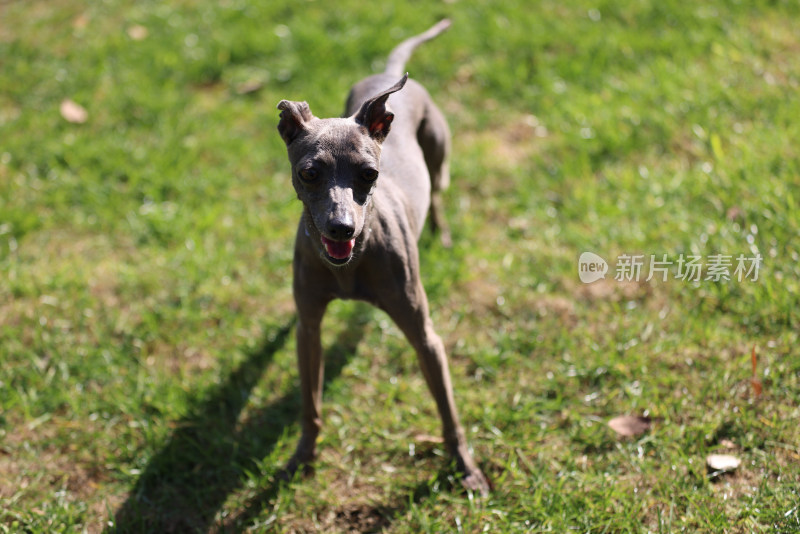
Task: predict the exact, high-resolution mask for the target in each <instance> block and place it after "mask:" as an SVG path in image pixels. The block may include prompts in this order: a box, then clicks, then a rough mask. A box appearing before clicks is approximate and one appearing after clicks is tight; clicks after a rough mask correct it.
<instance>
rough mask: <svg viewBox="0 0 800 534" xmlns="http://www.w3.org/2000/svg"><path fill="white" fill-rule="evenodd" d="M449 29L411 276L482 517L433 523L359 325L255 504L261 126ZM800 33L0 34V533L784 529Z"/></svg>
mask: <svg viewBox="0 0 800 534" xmlns="http://www.w3.org/2000/svg"><path fill="white" fill-rule="evenodd" d="M445 16H447V17H449V18H451V19H452V21H453V27H452V28H451V29H450V31H449V32H447V33H446V34H444V35H442V36H441V37H439V38H438V39H437V40H435V41H433V42H431V43H428V44H426V45H425V46H424V47H423V48H421V49H419V50H418V51H417V53H416V54H415V56H414V57H413V58H412V60H411V61H410V62H409V64H408V66H407V68H408V70H409V71H410V73H411V76H412V77H414V78H416V79H418V80H419V81H421V82H422V83H423V84H424V85H425V86H426V87H427V88H428V89H429V91H430V92H431V94H432V95H433V97H434V99H435V100H436V101H437V102H438V103H439V105H440V107H441V108H442V110H443V111H444V113H445V115H446V116H447V118H448V120H449V122H450V125H451V129H452V131H453V139H454V154H453V158H452V178H453V180H452V185H451V188H450V189H449V191H448V192H447V194H446V196H445V204H446V211H447V215H448V218H449V221H450V224H451V226H452V230H453V241H454V246H453V247H452V248H451V249H445V248H443V247H442V246H441V245H440V244H439V242H438V240H437V238H436V236H434V235H432V234H430V233H429V232H427V231H426V233H425V234H424V235H423V237H422V242H421V245H420V247H421V256H422V257H421V261H422V271H423V279H424V283H425V286H426V289H427V291H428V296H429V300H430V305H431V309H432V314H433V320H434V323H435V324H436V327H437V331H438V332H439V334H440V335H441V336H442V338H443V340H444V342H445V344H446V346H447V349H448V353H449V355H450V361H451V372H452V374H453V381H454V385H455V390H456V398H457V402H458V404H459V408H460V412H461V417H462V420H463V422H464V424H465V427H466V430H467V434H468V438H469V440H470V443H471V445H472V446H473V448H474V454H475V457H476V459H477V460H478V462H479V464H480V465H481V467H482V468H483V469H484V471H485V472H486V474H487V475H488V477H489V478H490V479H491V480H492V483H493V486H494V490H493V492H492V493H491V495H490V496H489V497H488V498H486V499H479V498H477V497H476V496H473V495H471V494H469V493H467V492H465V491H464V490H462V489H461V487H460V485H459V483H458V480H457V477H456V473H455V471H454V469H453V466H452V465H451V464H450V462H449V458H448V456H447V454H446V453H445V451H444V449H443V446H442V444H441V442H440V440H439V439H438V435H439V432H440V428H439V420H438V417H437V415H436V410H435V407H434V404H433V401H432V399H431V397H430V395H429V394H428V391H427V389H426V387H425V382H424V379H423V377H422V375H421V373H420V372H419V370H418V367H417V364H416V360H415V356H414V354H413V351H412V350H411V349H410V348H409V346H408V344H407V343H406V341H405V340H404V338H403V336H402V334H401V333H400V332H399V330H398V329H397V328H396V327H395V326H394V325H393V324H392V323H391V321H390V320H389V319H388V317H387V316H386V315H385V314H383V313H382V312H380V311H377V310H375V309H373V308H370V307H369V306H367V305H364V304H362V303H357V302H337V303H335V304H334V305H332V306H331V308H330V309H329V313H328V315H327V316H326V320H325V325H324V326H325V328H324V335H323V343H324V346H325V348H326V357H327V365H326V377H325V403H324V415H325V426H324V429H323V434H322V436H321V440H320V444H319V446H320V451H321V456H320V459H319V461H318V462H317V464H316V470H315V473H314V474H313V476H307V477H303V478H298V479H295V480H294V481H292V482H290V483H280V482H279V480H278V478H277V475H278V473H279V471H280V469H281V467H282V466H283V464H284V463H285V462H286V461H287V460H288V458H289V457H290V456H291V453H292V451H293V448H294V445H295V442H296V440H297V438H298V436H299V425H298V423H297V421H298V416H299V402H300V401H299V390H298V388H299V386H298V381H297V372H296V369H295V339H294V325H295V321H296V320H295V317H294V303H293V300H292V295H291V260H292V250H293V240H294V232H295V230H296V228H297V219H298V216H299V214H300V209H301V206H300V204H299V202H298V201H297V199H296V196H295V194H294V191H293V190H292V187H291V183H290V177H289V165H288V160H287V158H286V153H285V147H284V145H283V142H282V141H281V139H280V137H279V135H278V133H277V130H276V125H277V118H278V112H277V110H276V108H275V106H276V104H277V102H278V101H280V100H281V99H284V98H286V99H290V100H307V101H308V102H309V103H310V105H311V108H312V110H313V111H314V113H315V114H316V115H317V116H336V115H338V114H340V113H341V112H342V109H343V105H344V99H345V97H346V94H347V90H348V88H349V87H350V85H351V84H352V83H354V82H355V81H357V80H358V79H359V78H360V77H363V76H366V75H367V74H370V73H373V72H377V71H380V70H381V68H382V66H383V62H384V61H385V58H386V55H387V53H388V52H389V50H390V49H391V48H392V47H393V46H394V45H395V44H396V43H398V42H399V41H400V40H402V39H403V38H405V37H409V36H411V35H413V34H415V33H418V32H421V31H423V30H424V29H426V28H428V27H429V26H431V25H432V24H433V23H434V22H436V21H437V20H439V19H440V18H442V17H445ZM798 17H800V5H798V4H797V3H796V2H793V1H788V0H787V1H780V0H776V1H771V2H767V1H755V2H740V3H736V2H728V1H724V0H716V1H715V0H712V1H709V2H701V3H699V4H697V5H695V4H691V3H686V2H678V1H677V0H662V1H659V0H637V1H629V2H609V1H605V0H601V1H599V2H589V1H583V0H578V1H575V2H567V3H563V2H557V1H549V0H543V1H537V2H523V1H517V0H512V1H507V2H502V3H492V2H488V1H467V0H461V1H445V2H442V3H424V4H419V3H417V4H414V5H413V6H406V5H404V4H403V3H401V2H394V1H387V2H382V3H381V4H380V7H379V8H378V9H376V8H375V5H373V4H371V3H364V2H353V1H347V2H341V3H338V4H336V6H335V7H334V6H333V4H330V3H323V2H319V1H312V0H300V1H297V2H279V1H275V2H248V1H245V0H224V1H220V2H210V1H209V2H203V1H200V0H181V1H179V2H169V3H164V2H154V1H150V0H147V1H140V2H123V1H121V0H107V1H104V2H90V3H89V2H79V1H77V0H54V1H49V2H45V1H43V0H33V1H19V0H17V1H11V2H0V532H12V533H17V532H31V533H40V532H41V533H50V532H109V533H115V532H120V533H128V532H131V533H133V532H142V533H144V532H242V531H246V532H265V531H282V532H313V531H325V532H347V531H375V532H377V531H387V532H414V533H417V532H446V531H461V532H480V531H484V532H566V531H577V532H679V531H685V532H748V533H749V532H793V531H797V530H799V529H800V495H798V488H800V424H798V421H800V352H798V348H797V347H798V344H799V343H800V340H799V339H798V332H800V311H799V310H800V149H798V145H797V142H798V139H800V121H798V120H797V118H798V117H800V98H798V87H800V59H798V58H800V36H799V35H798V33H797V20H798ZM584 252H592V253H594V254H596V255H599V256H600V257H601V258H603V259H604V260H605V261H606V262H607V265H608V272H607V273H606V275H605V278H603V279H599V280H596V281H594V282H591V283H583V282H582V281H581V279H580V276H579V275H580V272H579V264H578V259H579V257H580V256H581V254H582V253H584ZM757 258H760V259H761V261H760V262H756V261H755V259H757ZM750 260H752V261H750ZM639 261H641V264H640V267H639V268H640V269H641V271H640V272H636V271H635V270H633V271H632V270H628V269H627V267H635V266H636V265H639V264H638V263H637V262H639ZM690 261H691V262H693V265H699V266H700V268H701V270H700V271H691V272H688V273H687V269H688V267H687V265H688V263H689V262H690ZM740 264H741V265H740ZM756 264H757V270H756V269H755V266H756ZM626 266H627V267H626ZM742 266H743V267H745V268H744V269H739V267H742ZM656 268H660V270H658V269H656ZM651 270H653V274H654V276H652V277H650V276H648V275H649V274H650V272H651ZM648 278H650V279H649V280H648ZM621 415H632V416H638V417H641V418H643V420H646V421H647V422H648V424H647V425H646V426H647V428H646V429H644V432H640V433H637V434H635V435H633V436H622V435H619V434H618V433H617V432H615V431H614V430H613V429H612V428H611V427H610V426H609V425H608V422H609V421H610V420H612V419H613V418H615V417H617V416H621ZM709 454H727V455H732V456H734V457H736V458H738V459H739V460H740V461H741V464H740V465H739V467H738V468H736V469H735V470H733V471H731V472H720V471H719V470H715V469H712V468H708V467H707V465H706V458H707V456H708V455H709Z"/></svg>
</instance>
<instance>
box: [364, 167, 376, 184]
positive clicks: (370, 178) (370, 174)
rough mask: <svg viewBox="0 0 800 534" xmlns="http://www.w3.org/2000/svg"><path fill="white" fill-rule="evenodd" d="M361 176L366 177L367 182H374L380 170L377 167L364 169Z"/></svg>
mask: <svg viewBox="0 0 800 534" xmlns="http://www.w3.org/2000/svg"><path fill="white" fill-rule="evenodd" d="M361 177H362V178H364V180H366V181H367V182H374V181H375V180H377V179H378V171H376V170H375V169H364V170H363V171H362V172H361Z"/></svg>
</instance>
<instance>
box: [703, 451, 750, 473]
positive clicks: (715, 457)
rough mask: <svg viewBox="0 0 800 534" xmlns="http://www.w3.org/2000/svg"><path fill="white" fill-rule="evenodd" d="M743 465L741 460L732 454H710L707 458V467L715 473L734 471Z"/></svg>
mask: <svg viewBox="0 0 800 534" xmlns="http://www.w3.org/2000/svg"><path fill="white" fill-rule="evenodd" d="M741 463H742V461H741V460H740V459H739V458H737V457H736V456H732V455H730V454H709V455H708V457H706V465H707V466H708V467H709V469H712V470H713V471H722V472H726V471H733V470H734V469H736V468H737V467H739V465H740V464H741Z"/></svg>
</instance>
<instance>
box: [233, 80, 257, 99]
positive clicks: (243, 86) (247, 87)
mask: <svg viewBox="0 0 800 534" xmlns="http://www.w3.org/2000/svg"><path fill="white" fill-rule="evenodd" d="M263 87H264V82H262V81H261V80H248V81H246V82H243V83H240V84H239V85H237V86H236V94H239V95H248V94H250V93H255V92H256V91H259V90H261V88H263Z"/></svg>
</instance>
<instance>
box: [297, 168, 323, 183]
mask: <svg viewBox="0 0 800 534" xmlns="http://www.w3.org/2000/svg"><path fill="white" fill-rule="evenodd" d="M317 176H319V173H318V172H317V171H316V170H315V169H303V170H302V171H300V178H302V179H303V180H305V181H306V182H313V181H314V180H316V179H317Z"/></svg>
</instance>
